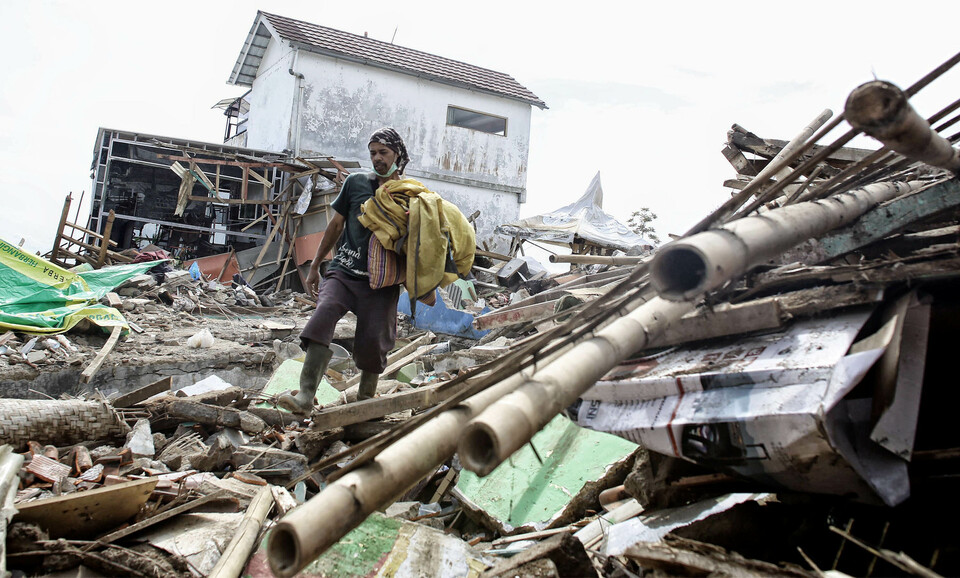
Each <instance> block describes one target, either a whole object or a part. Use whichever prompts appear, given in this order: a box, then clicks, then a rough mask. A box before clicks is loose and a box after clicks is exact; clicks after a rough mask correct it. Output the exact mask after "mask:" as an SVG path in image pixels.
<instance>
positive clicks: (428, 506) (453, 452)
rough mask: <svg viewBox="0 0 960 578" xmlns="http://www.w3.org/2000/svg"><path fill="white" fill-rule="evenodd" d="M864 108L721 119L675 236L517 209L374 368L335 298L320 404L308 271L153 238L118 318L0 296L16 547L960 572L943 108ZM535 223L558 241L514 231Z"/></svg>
mask: <svg viewBox="0 0 960 578" xmlns="http://www.w3.org/2000/svg"><path fill="white" fill-rule="evenodd" d="M867 88H868V89H869V88H871V87H867ZM881 88H882V89H883V90H885V91H892V90H893V89H891V88H890V87H889V86H886V85H884V86H882V87H881ZM893 88H895V87H893ZM858 90H860V89H858ZM864 90H867V89H864ZM858 98H860V99H862V98H863V97H862V95H861V94H860V92H858ZM858 102H859V101H858ZM848 106H863V105H858V104H857V103H848ZM907 106H909V105H907ZM954 108H956V106H954ZM860 112H861V113H862V111H860ZM951 112H952V109H950V110H947V111H946V112H943V113H942V114H941V116H940V117H938V120H940V119H942V118H943V117H945V116H946V115H948V114H950V113H951ZM904 114H906V113H904ZM938 114H940V113H938ZM827 116H829V115H823V118H821V119H820V120H819V124H820V125H823V123H825V122H826V117H827ZM863 117H864V114H859V115H858V116H857V119H858V121H857V122H858V125H857V126H858V128H859V129H860V130H864V131H866V132H867V133H868V134H871V135H874V136H876V138H878V139H881V140H882V139H888V140H890V139H892V140H890V142H889V143H888V142H887V141H884V140H882V142H883V143H884V144H885V145H888V144H889V150H887V149H884V153H883V154H884V155H885V156H880V155H879V154H874V153H873V151H862V150H859V149H846V148H843V147H842V145H843V144H844V143H839V144H837V145H836V146H835V147H829V148H828V147H825V146H823V144H817V145H816V146H813V145H814V142H813V140H806V139H809V138H810V134H812V132H813V131H815V130H816V128H812V129H811V130H809V131H807V134H806V139H803V140H801V141H798V142H793V141H791V142H786V141H776V140H772V139H762V138H760V137H758V136H756V135H754V134H752V133H750V132H749V131H747V130H746V129H744V128H743V127H740V126H739V125H734V127H733V129H732V130H731V132H730V134H729V135H728V137H729V138H728V143H727V146H726V147H725V149H724V155H725V156H726V157H727V159H728V160H730V162H731V164H732V165H733V167H734V168H735V170H736V171H737V177H736V178H735V179H732V180H730V181H727V183H725V184H726V185H727V186H728V187H731V188H734V189H737V190H739V192H738V193H736V194H735V195H734V196H733V197H732V198H731V200H730V201H727V202H725V203H724V204H723V205H722V206H721V207H720V208H719V209H718V210H717V211H716V212H714V213H712V214H711V215H708V216H706V217H705V219H704V221H702V222H701V223H700V224H699V225H697V226H696V227H694V229H693V230H692V231H691V232H690V234H688V235H685V236H683V237H682V238H680V239H678V240H677V241H675V242H673V243H670V244H667V245H665V246H664V247H662V248H661V249H660V250H656V249H652V247H650V246H647V247H645V249H644V250H642V251H635V252H636V253H639V254H630V253H631V251H623V250H622V248H621V247H619V246H617V244H616V243H613V242H610V243H607V244H604V242H603V240H604V239H606V237H596V236H594V237H591V238H589V239H584V238H582V237H579V236H577V235H575V234H572V233H571V235H572V236H570V237H569V238H567V237H563V238H562V239H561V238H560V237H556V235H557V233H556V232H555V231H553V232H551V231H549V230H548V231H546V232H545V231H544V230H540V229H538V230H532V229H530V230H528V229H529V228H530V227H533V225H531V223H534V224H537V226H541V225H542V223H541V221H543V219H540V220H533V221H530V222H529V223H527V224H526V225H524V224H523V223H520V224H513V225H511V227H508V229H509V230H510V231H511V232H512V234H513V235H514V242H513V243H512V246H511V249H512V250H511V252H510V254H507V255H505V254H499V253H496V252H492V251H487V250H483V249H479V248H478V250H477V258H476V262H475V266H474V269H473V275H472V276H471V277H472V278H470V279H463V280H460V281H458V282H457V283H455V284H454V285H451V286H449V287H448V288H446V289H442V290H441V289H438V290H437V297H438V299H437V303H436V305H434V306H432V307H431V306H427V305H423V304H421V305H418V306H417V308H416V315H415V316H411V314H410V309H409V300H408V299H407V298H406V296H402V297H401V299H400V305H401V307H400V313H401V315H400V322H399V328H398V329H399V330H398V335H399V339H398V342H397V346H396V348H395V350H394V351H393V352H392V353H391V355H390V356H389V358H388V367H387V370H386V371H385V373H384V374H383V375H382V378H381V381H380V383H379V385H378V390H377V396H376V397H375V398H373V399H369V400H364V401H357V400H356V389H357V388H356V384H357V382H358V380H359V376H358V373H359V372H358V371H357V369H356V367H355V366H354V365H353V363H352V360H351V356H350V351H351V350H352V348H353V345H354V343H353V340H354V331H355V321H354V320H351V318H350V316H348V317H347V318H345V319H344V320H343V321H342V322H341V323H340V325H339V326H338V328H337V332H336V335H335V338H334V345H333V347H334V349H335V355H334V359H333V361H332V363H331V364H330V366H329V368H328V370H327V372H326V374H325V376H324V380H323V382H322V383H321V386H320V388H319V389H318V392H317V396H316V399H315V402H316V404H317V408H316V411H314V413H313V414H312V415H311V416H308V417H306V418H299V417H297V416H294V415H292V414H290V413H288V412H286V411H284V410H282V409H280V408H278V407H277V405H276V400H277V398H278V397H279V396H280V395H281V394H283V393H285V392H287V391H289V390H292V389H296V387H297V383H298V378H299V374H300V370H301V368H302V365H303V361H302V355H303V351H302V349H301V348H300V344H299V337H298V336H299V332H300V330H301V329H302V328H303V327H304V325H305V323H306V322H307V320H308V319H309V317H310V315H311V313H312V311H313V305H314V304H313V302H312V300H311V299H310V298H309V297H308V296H307V295H306V294H305V293H304V292H302V290H301V289H302V286H301V284H300V282H299V280H298V279H297V278H296V276H291V277H290V278H289V280H288V281H287V282H284V280H283V278H282V277H281V279H280V283H277V284H276V285H274V284H273V283H270V284H269V285H270V286H269V287H267V288H266V289H264V288H263V285H258V286H256V287H251V286H250V285H249V284H247V283H246V282H245V281H244V279H243V274H242V273H243V271H241V269H240V268H239V267H238V268H237V271H238V272H237V273H236V274H234V275H232V277H231V278H227V277H226V276H224V272H225V271H226V270H227V267H228V264H229V263H231V262H232V261H231V259H233V258H234V253H233V251H231V252H230V253H228V254H225V255H223V257H224V258H223V259H220V260H219V261H218V260H213V261H211V262H214V263H216V264H215V265H210V264H209V263H207V264H206V265H205V266H204V267H205V270H206V272H203V271H200V270H199V267H192V268H191V267H190V266H189V264H188V262H178V261H176V260H174V259H170V258H169V255H167V256H164V254H163V251H162V250H160V249H159V248H157V247H150V248H148V250H144V251H142V253H143V254H144V255H146V254H148V253H149V254H152V257H144V258H147V259H148V262H149V263H153V262H154V261H155V262H156V265H155V266H152V267H147V268H145V269H144V271H143V272H142V273H138V274H130V275H128V276H127V278H125V279H123V280H122V281H120V282H117V283H116V284H114V285H113V286H110V287H109V289H108V290H106V291H105V292H103V295H102V296H99V297H97V298H96V299H94V300H93V301H92V302H91V303H90V305H91V306H92V305H97V306H102V307H105V308H109V309H110V311H113V312H115V313H116V315H117V318H116V319H115V320H114V323H113V324H112V325H108V326H103V325H98V324H97V323H96V321H95V320H92V321H91V320H82V321H81V322H79V323H74V324H73V325H71V326H70V327H69V328H68V330H64V331H54V330H46V329H43V330H40V329H36V328H30V327H26V326H22V325H16V326H14V325H13V324H12V322H11V323H8V324H7V325H4V326H3V327H8V326H9V327H10V329H9V330H5V333H3V334H2V335H0V444H3V445H2V446H0V499H2V500H3V508H2V513H3V521H2V522H0V529H2V533H3V536H4V539H5V541H4V546H3V549H2V551H0V554H2V556H0V573H3V572H5V571H11V572H13V573H14V574H15V575H21V576H28V575H30V576H32V575H67V574H59V573H65V572H68V571H69V572H74V573H77V572H89V573H95V574H98V575H109V576H147V575H149V576H155V575H162V576H170V577H174V576H226V575H230V576H238V575H240V574H241V573H243V574H244V575H254V576H266V575H271V573H272V574H274V575H280V576H293V575H303V576H355V575H365V576H423V575H431V576H478V575H482V576H617V577H626V576H674V575H678V576H679V575H684V576H685V575H692V574H697V575H707V574H712V575H730V576H734V575H736V576H744V575H746V576H753V575H757V576H760V575H763V576H770V575H784V576H815V575H826V573H827V572H828V571H829V572H832V573H834V575H871V574H880V575H891V574H896V575H900V574H916V575H922V576H935V575H951V574H957V573H960V550H958V548H957V543H958V536H957V532H956V530H953V529H952V528H950V527H949V526H948V527H946V528H944V527H942V526H941V525H940V524H933V523H930V520H931V517H930V516H931V513H933V512H936V513H938V514H940V515H941V516H944V517H947V518H949V516H950V515H951V514H954V513H957V512H955V510H956V507H955V506H954V505H953V504H954V503H955V502H956V500H952V499H951V498H950V495H952V492H954V491H955V490H956V487H955V486H953V483H954V480H955V479H956V474H957V471H958V466H960V462H958V456H960V451H958V448H960V442H958V440H957V434H956V433H955V428H952V427H951V425H950V424H951V423H952V417H953V413H954V404H953V403H951V402H952V400H953V397H954V396H953V395H952V393H951V392H950V391H949V390H950V387H949V383H946V384H944V383H943V377H944V376H949V375H952V372H953V368H952V365H951V363H950V362H951V360H952V349H953V343H954V342H955V339H954V336H955V334H956V333H957V331H958V330H960V300H958V298H957V295H958V293H957V288H958V286H960V258H958V253H960V223H958V221H957V208H958V206H960V181H958V179H957V177H956V176H955V175H954V174H953V173H951V172H949V171H950V170H956V166H957V165H956V157H955V156H951V155H950V151H951V150H954V149H953V148H951V147H952V145H953V144H954V143H955V141H956V140H957V135H953V136H952V137H950V138H949V140H947V141H946V142H947V144H946V145H944V144H943V143H942V142H939V141H938V144H935V145H930V146H927V147H926V148H923V150H922V151H921V153H916V152H915V150H914V149H912V148H910V147H909V146H907V145H909V144H910V142H912V141H911V139H910V138H907V137H904V136H903V135H902V134H900V133H897V132H896V131H893V130H892V129H889V128H886V129H883V130H880V129H878V128H877V127H876V123H878V122H881V121H880V120H876V119H874V120H870V118H868V119H867V120H864V118H863ZM881 120H882V119H881ZM921 120H922V119H921ZM953 120H954V121H955V120H957V117H956V116H954V117H953ZM924 122H926V121H924ZM911 123H912V124H910V126H911V127H914V128H911V129H910V130H918V129H916V128H915V125H916V123H915V122H914V121H911ZM943 128H945V127H939V128H938V130H943ZM921 129H922V130H926V131H928V132H933V133H934V136H935V137H938V135H936V131H931V129H930V128H929V125H927V127H926V128H925V129H923V127H922V126H921ZM898 130H900V129H898ZM902 130H907V129H902ZM891 134H894V136H893V137H892V136H890V135H891ZM928 136H929V135H928ZM939 138H942V137H939ZM914 140H916V139H914ZM934 140H936V139H935V138H934ZM904 143H907V144H906V145H905V144H904ZM827 144H829V143H827ZM944 147H946V149H950V150H946V149H945V148H944ZM893 151H898V152H896V153H895V152H893ZM931 151H933V152H931ZM901 154H902V155H903V156H901ZM915 154H916V155H919V158H922V159H923V161H924V162H920V161H916V160H915V159H914V157H913V156H911V155H915ZM937 159H943V160H942V161H941V160H937ZM290 162H291V163H294V162H296V161H295V160H291V161H290ZM926 163H934V164H926ZM772 176H775V177H776V180H769V177H772ZM599 186H600V185H599V176H598V178H597V179H595V183H591V188H590V189H589V190H588V193H587V195H585V196H584V198H583V199H582V201H583V202H584V203H586V202H587V201H590V203H591V204H590V206H594V204H596V206H597V208H598V209H599V204H598V201H596V199H599V198H601V197H599V196H597V194H596V191H597V190H598V189H599ZM874 186H878V187H879V188H878V189H873V188H870V187H874ZM879 189H883V192H882V193H875V191H876V190H879ZM864 190H867V191H868V192H867V193H863V194H862V195H861V193H860V192H859V191H864ZM838 195H847V196H838ZM858 195H859V196H858ZM878 195H880V196H878ZM824 199H831V200H829V201H825V200H824ZM836 199H840V200H836ZM817 203H820V205H828V204H830V203H833V205H831V207H832V208H831V207H827V208H825V209H823V210H825V211H826V210H830V211H836V215H839V216H835V218H833V219H831V220H830V222H829V223H827V222H826V219H824V218H820V217H816V216H815V217H813V218H811V217H809V215H811V214H815V215H818V214H819V213H815V211H819V210H821V209H820V208H813V209H811V208H810V207H811V206H812V205H816V207H820V205H817ZM854 205H856V214H853V215H852V216H851V215H850V214H849V213H848V212H847V211H851V210H852V209H851V208H850V207H851V206H854ZM576 206H578V205H577V204H574V205H571V207H576ZM831 214H833V213H831ZM807 220H813V221H816V223H814V224H812V225H811V224H809V223H807ZM804 227H809V228H804ZM781 228H782V229H784V230H787V229H789V232H788V233H785V232H781V231H780V229H781ZM505 230H506V229H505ZM771 231H773V233H771ZM812 231H815V232H812ZM528 233H529V235H528V236H527V237H525V235H527V234H528ZM544 235H547V236H548V237H549V236H550V235H553V236H554V238H553V240H554V242H558V243H559V244H560V245H563V246H566V247H569V248H571V249H572V250H573V253H574V254H573V255H571V256H567V257H564V256H558V257H557V259H556V260H557V261H561V262H562V261H566V262H570V263H571V267H570V270H569V271H567V272H563V273H555V274H550V273H548V272H547V270H546V269H544V268H543V267H542V266H541V265H540V264H539V263H537V262H536V260H534V259H531V258H529V257H524V256H522V255H521V254H520V253H521V252H522V247H523V240H524V239H525V238H527V239H528V240H529V239H539V240H541V241H542V240H543V238H544V237H543V236H544ZM703 235H709V236H710V237H709V238H708V239H707V240H706V241H699V240H698V239H704V238H705V237H703ZM764 235H767V237H765V236H764ZM791 235H792V236H791ZM769 236H772V237H773V238H772V239H771V238H769ZM785 237H789V241H785V240H784V238H785ZM794 237H796V238H794ZM58 239H59V237H58ZM558 239H559V241H558ZM731 239H732V241H731ZM698 243H700V244H698ZM727 244H729V246H730V247H729V248H728V247H727ZM781 245H783V246H781ZM97 249H98V247H97V246H96V245H94V246H93V247H92V249H90V254H91V255H96V254H97V252H96V250H97ZM14 250H15V248H13V247H11V251H7V253H9V254H14V253H15V251H14ZM105 251H106V250H104V251H103V252H101V255H106V254H107V253H106V252H105ZM71 254H72V253H71ZM109 254H110V255H111V256H112V257H113V258H112V259H111V260H110V261H109V262H108V263H107V264H104V261H103V258H101V260H100V262H101V264H102V265H103V266H102V267H101V268H100V269H99V270H101V271H104V272H109V271H110V270H111V269H112V268H114V267H118V268H119V267H129V266H130V265H128V263H129V262H135V261H136V260H137V258H138V254H127V253H126V252H125V253H124V254H120V253H116V254H114V253H113V252H110V253H109ZM154 257H157V258H156V259H154ZM61 258H62V255H61ZM150 259H153V260H150ZM90 260H91V259H78V261H82V262H83V263H87V264H88V266H89V262H90ZM279 260H280V258H279V256H278V257H277V261H278V262H279ZM258 261H259V259H258ZM220 262H223V265H219V263H220ZM109 263H114V264H109ZM301 265H302V263H299V262H298V263H294V266H295V267H299V266H301ZM45 266H46V265H45ZM49 267H51V269H53V268H56V270H57V271H60V270H61V269H60V267H59V266H58V265H56V264H54V263H49ZM218 267H222V268H221V269H219V270H217V271H214V270H215V269H218ZM255 268H256V266H254V269H255ZM284 269H286V266H285V267H284ZM63 270H64V271H68V270H67V269H63ZM117 270H119V269H117ZM211 271H213V273H212V274H211V273H210V272H211ZM0 291H2V290H0ZM2 298H4V296H3V295H2V294H0V299H2ZM404 306H406V309H404ZM111 315H113V314H112V313H111ZM91 319H92V318H91ZM2 321H4V322H5V323H6V317H4V318H3V320H2ZM624 327H626V329H624ZM948 379H949V378H948ZM298 511H299V513H300V514H299V517H298V515H297V512H298ZM305 520H312V523H313V524H314V526H311V527H310V528H311V529H313V530H315V531H312V532H310V531H307V528H308V526H306V525H305V524H306V523H305ZM78 568H79V570H77V569H78ZM71 575H72V574H71Z"/></svg>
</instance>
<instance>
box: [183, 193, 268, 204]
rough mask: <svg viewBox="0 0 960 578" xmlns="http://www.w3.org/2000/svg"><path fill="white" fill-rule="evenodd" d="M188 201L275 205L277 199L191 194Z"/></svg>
mask: <svg viewBox="0 0 960 578" xmlns="http://www.w3.org/2000/svg"><path fill="white" fill-rule="evenodd" d="M187 200H188V201H200V202H202V203H220V204H222V205H273V204H275V203H276V202H277V201H276V199H249V200H244V199H218V198H216V197H198V196H196V195H190V196H189V197H187Z"/></svg>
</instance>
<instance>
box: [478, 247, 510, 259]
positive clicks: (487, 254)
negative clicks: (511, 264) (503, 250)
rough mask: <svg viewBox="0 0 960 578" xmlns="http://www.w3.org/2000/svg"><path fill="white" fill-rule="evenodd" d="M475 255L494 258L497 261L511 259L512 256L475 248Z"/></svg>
mask: <svg viewBox="0 0 960 578" xmlns="http://www.w3.org/2000/svg"><path fill="white" fill-rule="evenodd" d="M476 255H477V256H478V257H486V258H488V259H496V260H498V261H513V257H508V256H506V255H502V254H500V253H494V252H493V251H481V250H479V249H478V250H477V252H476Z"/></svg>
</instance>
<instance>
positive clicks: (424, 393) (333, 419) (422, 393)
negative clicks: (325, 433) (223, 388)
mask: <svg viewBox="0 0 960 578" xmlns="http://www.w3.org/2000/svg"><path fill="white" fill-rule="evenodd" d="M439 387H440V386H439V385H435V386H430V387H420V388H417V389H412V390H409V391H402V392H400V393H393V394H390V395H384V396H380V397H375V398H372V399H365V400H363V401H357V402H354V403H348V404H345V405H336V406H333V407H328V408H323V409H319V410H317V411H315V412H313V415H312V416H311V417H312V418H313V422H314V423H316V424H319V425H320V426H321V427H323V429H324V430H328V429H333V428H336V427H343V426H347V425H351V424H355V423H360V422H364V421H369V420H372V419H377V418H381V417H383V416H385V415H389V414H391V413H397V412H398V411H403V410H406V409H416V408H420V407H429V406H432V405H436V404H438V403H440V402H441V401H443V400H444V399H446V398H448V397H450V396H452V395H453V394H454V393H456V391H455V389H456V388H447V389H446V390H445V391H444V390H439Z"/></svg>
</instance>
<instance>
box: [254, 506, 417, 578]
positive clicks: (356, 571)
mask: <svg viewBox="0 0 960 578" xmlns="http://www.w3.org/2000/svg"><path fill="white" fill-rule="evenodd" d="M402 525H403V521H401V520H397V519H394V518H387V517H386V516H384V515H383V514H380V513H376V512H375V513H373V514H371V515H370V517H368V518H367V519H366V520H365V521H364V522H363V523H362V524H360V525H359V526H357V527H356V528H354V530H353V531H352V532H350V533H349V534H347V535H346V536H344V537H343V538H341V539H340V541H339V542H337V543H336V544H334V545H333V546H331V547H330V548H329V549H328V550H327V551H326V552H324V553H323V554H322V555H321V556H320V557H319V558H317V559H316V560H314V561H313V562H311V563H310V564H308V565H307V566H306V567H305V568H304V569H303V570H301V571H300V572H299V573H298V574H297V576H301V577H303V578H308V577H313V576H325V577H341V576H343V577H346V576H371V575H374V574H375V573H376V571H377V570H378V569H379V568H380V566H382V565H383V563H384V562H385V561H386V560H387V557H388V556H389V554H390V552H391V551H392V550H393V548H394V546H395V545H396V542H397V538H398V537H399V536H400V528H401V526H402ZM268 539H269V534H267V536H266V537H264V539H263V540H262V541H261V542H260V547H259V548H258V549H257V551H256V552H255V553H254V555H253V557H252V558H251V560H250V562H249V563H248V564H247V567H246V569H245V570H244V572H243V574H242V576H245V577H253V576H272V575H273V574H272V573H270V570H269V568H270V566H269V563H268V562H267V541H268Z"/></svg>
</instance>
